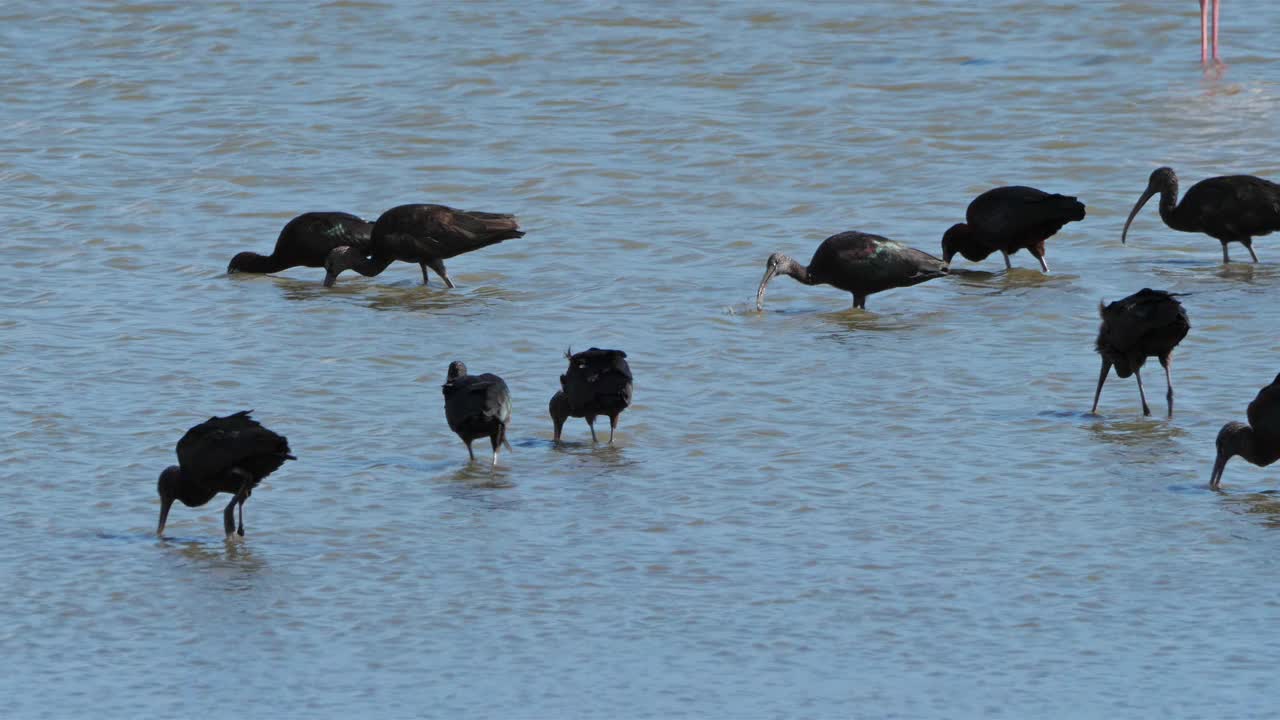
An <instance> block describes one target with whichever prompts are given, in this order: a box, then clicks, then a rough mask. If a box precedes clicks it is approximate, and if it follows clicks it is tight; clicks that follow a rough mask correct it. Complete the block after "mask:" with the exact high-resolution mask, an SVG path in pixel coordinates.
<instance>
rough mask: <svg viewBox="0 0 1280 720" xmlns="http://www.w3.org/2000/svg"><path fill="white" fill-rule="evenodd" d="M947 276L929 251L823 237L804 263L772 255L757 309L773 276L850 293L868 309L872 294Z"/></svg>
mask: <svg viewBox="0 0 1280 720" xmlns="http://www.w3.org/2000/svg"><path fill="white" fill-rule="evenodd" d="M946 274H947V265H946V263H944V262H943V261H941V260H939V259H938V258H936V257H934V256H932V255H930V254H929V253H926V252H922V251H920V250H916V249H915V248H910V247H907V246H906V245H903V244H902V243H899V242H895V241H893V240H890V239H888V238H885V237H880V236H879V235H871V234H869V233H863V232H856V231H849V232H842V233H839V234H837V235H832V236H831V237H829V238H827V239H826V240H823V241H822V244H821V245H819V246H818V249H817V250H816V251H814V253H813V258H812V259H811V260H809V265H808V267H805V266H803V265H801V264H800V263H798V262H796V261H795V260H793V259H792V258H790V257H788V256H787V255H783V254H782V253H774V254H772V255H770V256H769V259H768V261H766V263H765V271H764V278H763V279H761V280H760V288H759V289H758V290H756V310H764V288H765V286H766V285H768V284H769V281H770V280H771V279H773V276H774V275H790V276H791V277H793V278H795V279H796V280H799V281H800V282H802V283H804V284H805V285H831V286H833V287H837V288H839V289H841V290H844V291H845V292H848V293H852V294H853V306H854V307H855V308H863V309H866V307H867V296H868V295H871V294H872V293H878V292H880V291H881V290H888V289H890V288H897V287H907V286H908V285H915V284H917V283H922V282H924V281H926V280H932V279H934V278H939V277H942V276H943V275H946Z"/></svg>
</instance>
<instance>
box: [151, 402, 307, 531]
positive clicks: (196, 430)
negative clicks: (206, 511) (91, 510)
mask: <svg viewBox="0 0 1280 720" xmlns="http://www.w3.org/2000/svg"><path fill="white" fill-rule="evenodd" d="M251 412H253V411H252V410H242V411H240V412H238V413H236V414H234V415H228V416H227V417H212V418H209V419H208V420H207V421H205V422H202V423H200V424H199V425H196V426H195V427H193V428H191V429H190V430H188V431H187V432H186V434H185V435H183V436H182V439H181V440H179V441H178V446H177V452H178V464H177V465H171V466H169V467H167V468H165V470H164V472H162V473H160V482H159V484H158V486H157V490H158V491H159V493H160V525H159V527H157V528H156V534H157V535H159V534H161V533H163V532H164V524H165V520H166V519H168V517H169V507H170V506H171V505H173V501H174V500H180V501H182V504H183V505H186V506H187V507H200V506H201V505H204V504H205V503H207V502H209V501H210V500H212V499H213V496H214V495H217V494H218V493H220V492H224V493H231V494H232V497H231V502H230V503H229V504H228V505H227V508H226V510H224V511H223V515H222V525H223V530H225V531H226V534H227V537H231V535H232V533H233V532H238V533H239V534H240V535H244V501H245V500H247V499H248V498H249V495H250V494H251V493H252V492H253V489H254V488H255V487H257V485H258V483H259V482H260V481H261V480H262V478H264V477H266V476H268V475H270V474H271V473H273V472H275V471H276V470H277V469H279V467H280V466H281V465H283V464H284V462H285V461H286V460H297V458H295V457H294V456H293V455H291V454H290V452H289V441H288V440H287V439H286V438H285V437H284V436H283V435H277V434H276V433H274V432H271V431H270V430H268V429H266V428H265V427H263V426H262V425H261V424H259V423H258V422H257V421H256V420H254V419H253V418H251V417H249V414H250V413H251ZM237 505H239V506H240V525H239V527H238V528H237V527H236V526H235V523H234V516H233V514H234V511H235V508H236V506H237Z"/></svg>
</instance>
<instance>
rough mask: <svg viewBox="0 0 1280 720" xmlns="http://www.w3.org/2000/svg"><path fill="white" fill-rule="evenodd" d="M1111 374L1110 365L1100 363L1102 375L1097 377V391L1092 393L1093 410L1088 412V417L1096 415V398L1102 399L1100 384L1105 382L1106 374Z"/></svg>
mask: <svg viewBox="0 0 1280 720" xmlns="http://www.w3.org/2000/svg"><path fill="white" fill-rule="evenodd" d="M1109 372H1111V363H1109V362H1107V361H1106V360H1103V361H1102V374H1100V375H1098V389H1097V390H1094V391H1093V409H1092V410H1090V411H1089V414H1090V415H1097V414H1098V398H1100V397H1102V383H1104V382H1106V381H1107V373H1109Z"/></svg>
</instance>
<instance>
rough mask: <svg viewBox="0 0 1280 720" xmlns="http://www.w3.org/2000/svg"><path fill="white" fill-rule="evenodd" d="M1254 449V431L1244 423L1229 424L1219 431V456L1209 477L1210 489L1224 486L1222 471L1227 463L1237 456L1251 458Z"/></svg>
mask: <svg viewBox="0 0 1280 720" xmlns="http://www.w3.org/2000/svg"><path fill="white" fill-rule="evenodd" d="M1252 449H1253V429H1252V428H1250V427H1249V426H1248V425H1245V424H1244V423H1238V422H1229V423H1227V424H1226V425H1223V426H1222V429H1221V430H1219V431H1218V456H1217V457H1216V458H1215V459H1214V461H1213V473H1212V474H1211V475H1210V476H1209V488H1210V489H1212V490H1217V489H1218V486H1219V485H1221V484H1222V471H1223V470H1226V468H1227V461H1228V460H1230V459H1231V458H1233V457H1235V456H1236V455H1244V456H1246V457H1247V456H1249V455H1251V454H1252Z"/></svg>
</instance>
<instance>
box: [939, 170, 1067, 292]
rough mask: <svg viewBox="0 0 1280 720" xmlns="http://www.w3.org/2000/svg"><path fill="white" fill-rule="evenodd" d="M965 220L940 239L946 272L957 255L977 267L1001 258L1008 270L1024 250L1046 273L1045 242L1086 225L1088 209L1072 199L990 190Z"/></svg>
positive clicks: (1008, 189)
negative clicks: (997, 256)
mask: <svg viewBox="0 0 1280 720" xmlns="http://www.w3.org/2000/svg"><path fill="white" fill-rule="evenodd" d="M964 217H965V222H962V223H957V224H955V225H952V226H951V227H950V228H948V229H947V232H946V233H944V234H943V236H942V261H943V262H945V263H947V265H948V266H950V265H951V260H952V258H954V257H955V255H956V253H959V254H960V255H961V256H963V257H964V259H966V260H968V261H970V262H979V261H981V260H985V259H986V258H987V256H988V255H990V254H992V253H994V252H999V253H1000V254H1001V255H1002V256H1004V267H1005V269H1006V270H1009V269H1012V268H1013V263H1011V262H1010V261H1009V256H1010V255H1012V254H1014V253H1016V252H1018V251H1019V250H1026V251H1027V252H1029V253H1031V255H1032V257H1034V258H1035V259H1036V261H1037V262H1039V263H1040V269H1041V270H1042V271H1044V272H1046V273H1047V272H1049V263H1048V262H1046V261H1045V259H1044V253H1045V250H1044V241H1045V240H1048V239H1049V238H1050V237H1053V235H1054V234H1056V233H1057V232H1058V231H1059V230H1061V229H1062V226H1063V225H1066V224H1067V223H1069V222H1073V221H1076V220H1083V219H1084V203H1082V202H1080V201H1079V200H1077V199H1075V198H1073V197H1071V196H1069V195H1057V194H1051V193H1047V192H1045V191H1043V190H1037V189H1035V188H1033V187H1025V186H1022V185H1013V186H1010V187H998V188H992V189H991V190H988V191H986V192H984V193H982V194H981V195H979V196H978V197H976V198H974V199H973V202H971V203H969V207H968V208H967V209H966V210H965V213H964Z"/></svg>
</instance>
